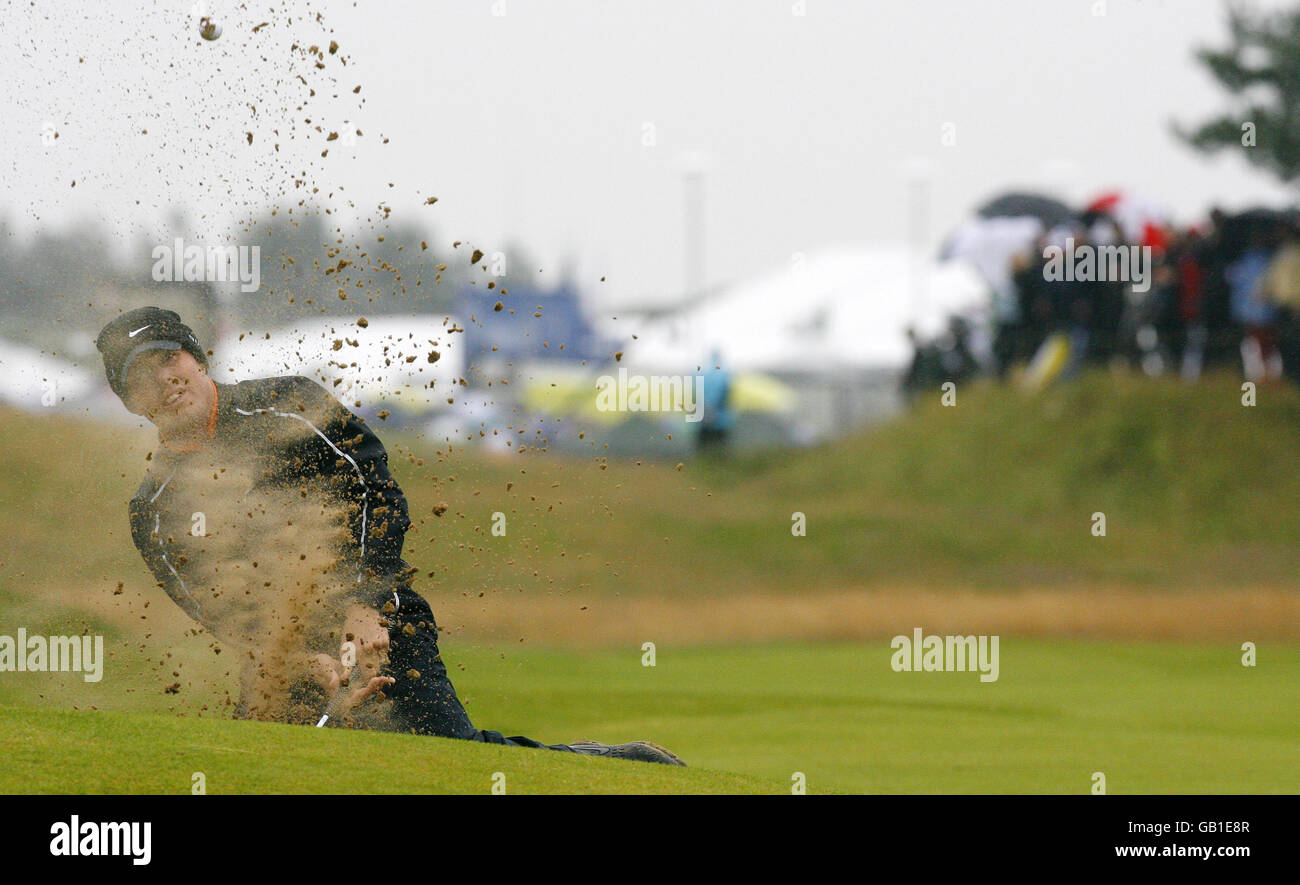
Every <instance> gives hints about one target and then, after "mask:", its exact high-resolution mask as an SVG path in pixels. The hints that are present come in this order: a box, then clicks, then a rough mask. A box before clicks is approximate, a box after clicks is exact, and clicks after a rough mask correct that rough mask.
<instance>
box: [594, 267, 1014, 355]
mask: <svg viewBox="0 0 1300 885" xmlns="http://www.w3.org/2000/svg"><path fill="white" fill-rule="evenodd" d="M987 306H988V285H987V284H986V283H985V282H984V280H983V279H981V277H980V275H979V273H978V272H977V271H976V270H975V269H974V268H972V267H971V266H970V265H968V264H967V263H965V262H958V261H951V262H946V263H944V264H939V263H937V262H935V261H933V260H932V259H930V258H928V257H921V256H919V255H917V254H916V253H914V252H912V251H910V250H908V249H905V248H876V249H860V250H839V251H828V252H822V253H817V254H813V255H809V256H807V257H806V258H804V259H802V260H800V261H794V262H791V264H790V266H789V267H787V268H785V269H784V270H782V271H779V272H777V273H773V274H770V275H768V276H765V277H761V278H759V279H756V280H753V281H750V282H746V283H742V284H740V285H737V286H735V287H734V288H732V289H730V290H728V291H727V292H725V293H724V294H722V295H720V296H719V297H717V298H715V299H713V300H711V301H709V302H707V303H705V304H702V305H699V306H697V307H693V308H689V309H687V310H685V311H682V312H679V313H677V314H674V315H672V316H669V317H663V318H657V319H654V320H649V321H647V322H646V323H644V324H643V325H641V326H640V327H639V328H635V329H633V330H632V331H633V332H635V334H636V335H637V338H636V339H635V340H631V341H629V343H628V344H627V347H626V353H625V356H624V358H623V363H624V364H625V365H628V366H629V367H632V368H634V369H639V370H652V371H677V372H693V371H695V370H696V367H697V366H700V365H703V364H704V363H705V362H706V361H707V360H708V359H709V356H710V354H711V353H712V352H713V351H714V350H715V349H716V350H717V351H718V352H719V353H720V354H721V356H722V358H723V360H724V361H725V362H726V365H727V366H728V368H731V369H735V370H738V371H747V370H753V371H765V372H772V371H782V370H813V371H816V370H829V371H833V370H835V369H890V368H900V367H902V366H904V365H906V363H907V361H908V360H909V359H910V358H911V357H912V347H911V345H910V344H909V342H908V340H907V329H908V328H909V327H912V328H915V329H916V330H917V332H918V333H919V334H920V335H921V336H922V337H923V338H925V337H930V336H933V335H935V334H938V333H939V332H940V331H942V330H943V329H944V328H945V326H946V321H947V318H948V316H949V315H950V314H953V313H960V314H963V315H967V316H969V315H972V314H975V313H978V312H979V311H980V310H983V309H986V308H987ZM620 331H622V332H624V333H627V331H628V330H627V329H626V328H624V329H621V330H620Z"/></svg>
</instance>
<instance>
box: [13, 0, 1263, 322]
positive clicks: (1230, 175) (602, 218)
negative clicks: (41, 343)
mask: <svg viewBox="0 0 1300 885" xmlns="http://www.w3.org/2000/svg"><path fill="white" fill-rule="evenodd" d="M1278 5H1282V4H1279V3H1266V4H1264V6H1265V7H1266V8H1269V7H1274V6H1278ZM241 6H243V7H246V8H241ZM0 8H2V9H3V27H2V28H0V82H3V83H4V84H5V88H6V93H7V96H6V107H5V130H6V135H5V137H4V139H3V140H0V214H2V215H5V216H7V219H8V222H9V223H10V225H12V226H13V227H14V228H16V230H17V231H18V233H19V235H23V236H30V235H31V234H32V233H35V232H38V231H40V230H42V229H59V228H62V227H65V226H68V225H72V224H74V223H83V222H84V221H86V220H92V221H98V222H99V223H100V224H102V225H103V226H104V227H105V229H106V230H107V231H108V233H109V236H110V237H111V238H114V239H115V240H125V239H128V238H131V237H144V238H153V239H155V240H156V239H159V238H161V237H163V236H165V235H167V234H168V233H170V231H169V229H168V228H166V227H165V225H164V224H163V219H164V218H165V215H166V211H167V208H168V207H169V206H173V205H179V206H182V207H184V208H185V210H186V211H187V212H188V214H189V216H190V217H191V219H192V221H193V225H192V233H193V235H195V236H201V237H204V238H206V239H208V240H209V241H210V242H216V241H229V242H238V235H239V234H238V231H239V225H240V224H241V223H242V222H244V221H246V220H247V219H248V218H249V217H250V216H252V215H253V214H255V213H256V212H257V211H258V210H259V209H261V208H264V207H266V206H269V205H271V204H273V203H275V202H278V201H280V200H281V199H283V198H285V197H286V196H287V195H291V196H292V198H293V201H294V202H295V203H296V202H297V200H299V199H309V200H314V201H315V203H314V205H316V206H319V207H320V208H322V209H324V208H329V209H330V210H331V213H332V215H331V218H332V219H359V220H361V223H362V224H363V225H364V224H365V219H367V218H372V219H373V218H375V217H378V216H377V213H379V212H381V211H382V210H380V209H379V207H380V206H381V204H382V205H383V206H386V207H388V208H389V209H391V211H392V217H393V219H394V220H409V221H412V222H415V223H419V224H428V225H431V226H432V229H433V231H434V233H435V234H436V236H437V238H438V239H439V240H440V241H446V242H448V243H449V242H450V241H451V240H453V239H459V240H465V241H467V242H469V243H472V244H474V245H477V246H479V247H480V248H483V249H484V250H485V251H487V252H489V253H490V252H492V251H494V250H496V249H501V248H504V247H505V246H506V245H507V244H508V243H520V244H523V245H524V246H526V247H527V248H528V249H529V250H530V251H531V252H532V253H533V256H534V257H535V259H536V262H537V263H538V264H540V265H541V266H542V268H543V269H544V270H545V271H546V272H556V273H558V271H559V269H560V267H561V266H562V264H563V259H564V258H565V257H566V256H570V257H571V258H572V259H573V262H574V267H575V270H576V273H577V278H578V281H579V282H580V283H581V284H582V285H583V286H584V288H587V289H588V290H590V291H591V292H592V294H593V295H594V296H595V297H596V298H597V299H598V303H600V304H603V305H606V306H609V307H611V308H613V307H616V306H619V305H628V304H635V303H644V302H651V301H663V300H670V299H675V298H678V297H680V295H681V293H682V291H683V287H684V282H683V280H684V267H683V264H684V262H683V240H684V223H683V218H684V210H683V178H682V170H683V159H682V158H683V155H684V154H687V153H703V154H704V156H705V158H706V165H705V169H706V171H705V173H704V175H705V177H704V181H705V193H706V205H705V213H704V220H705V233H704V238H703V239H704V242H705V244H706V253H707V258H706V278H707V281H708V284H709V285H711V286H717V285H724V284H727V283H730V282H735V281H737V280H740V279H744V278H745V277H747V276H750V275H752V274H754V273H756V272H762V271H765V270H775V269H779V268H781V267H783V266H785V264H786V263H787V262H788V261H789V260H790V256H791V254H792V253H796V252H813V251H816V250H817V249H818V248H821V247H827V246H832V245H845V244H848V245H854V244H860V245H868V244H884V243H902V242H905V241H906V240H907V237H908V211H909V210H908V206H909V202H908V200H909V186H908V181H909V176H912V177H914V176H916V175H918V174H919V175H922V176H924V177H925V178H926V179H927V180H928V181H929V182H930V185H929V199H928V209H927V218H928V222H927V224H926V236H927V238H928V241H929V243H930V245H931V247H933V246H935V245H936V244H937V243H938V241H939V239H940V238H941V237H942V235H943V234H944V233H945V232H946V231H947V230H949V229H951V228H952V227H953V226H954V225H955V224H956V223H958V222H959V221H960V220H961V219H962V218H963V217H965V216H966V215H967V214H968V213H969V212H970V211H971V210H972V209H973V208H974V206H975V205H976V204H978V203H979V202H981V201H982V200H984V199H985V198H987V197H988V196H990V195H993V194H996V193H997V192H999V191H1002V190H1005V189H1008V188H1013V187H1015V188H1042V189H1048V190H1051V191H1054V192H1056V193H1058V194H1059V195H1061V196H1063V197H1065V198H1067V199H1073V200H1083V199H1085V198H1087V197H1089V196H1090V195H1093V194H1095V193H1096V192H1098V191H1100V190H1103V189H1108V188H1112V187H1121V188H1130V189H1137V190H1140V191H1143V192H1145V193H1148V194H1149V195H1151V196H1153V197H1155V198H1156V199H1158V200H1160V201H1163V202H1164V203H1166V204H1167V205H1168V206H1169V207H1170V209H1171V210H1172V211H1173V212H1174V213H1175V216H1176V218H1177V219H1179V220H1180V221H1192V220H1195V219H1196V218H1198V217H1199V216H1200V215H1201V214H1202V213H1203V212H1204V211H1205V210H1206V208H1207V207H1208V206H1210V205H1211V204H1214V203H1218V204H1221V205H1224V206H1227V207H1229V208H1231V207H1236V206H1244V205H1247V204H1251V203H1254V202H1267V203H1274V204H1275V203H1278V202H1279V201H1281V200H1283V199H1284V198H1285V192H1284V190H1283V189H1282V188H1281V187H1280V186H1279V185H1278V184H1276V183H1275V182H1274V181H1273V180H1271V179H1270V178H1268V177H1267V176H1265V175H1263V174H1262V173H1259V172H1256V171H1253V170H1252V169H1251V168H1250V167H1248V166H1247V165H1246V163H1245V162H1243V161H1242V160H1241V158H1240V157H1236V156H1219V157H1215V158H1207V157H1204V156H1201V155H1198V154H1195V153H1193V152H1191V151H1190V150H1188V149H1187V148H1185V147H1183V146H1181V145H1180V144H1179V143H1178V142H1177V141H1176V140H1175V139H1174V137H1173V136H1172V135H1171V134H1170V132H1169V121H1170V119H1171V118H1178V119H1180V120H1182V121H1184V122H1195V121H1199V120H1200V119H1202V118H1203V117H1205V116H1207V115H1208V114H1210V113H1213V112H1215V111H1216V110H1220V109H1223V108H1225V107H1226V98H1225V97H1224V95H1223V93H1221V92H1220V91H1219V90H1218V88H1217V87H1216V86H1215V85H1214V84H1213V82H1212V81H1211V80H1210V79H1209V78H1208V76H1207V75H1206V74H1205V73H1204V72H1203V71H1202V70H1201V69H1200V68H1199V66H1197V65H1196V63H1195V62H1194V60H1193V58H1192V52H1193V49H1194V48H1195V47H1196V46H1198V45H1203V44H1207V43H1209V44H1214V45H1219V44H1222V43H1224V41H1225V39H1226V28H1225V24H1224V22H1225V16H1224V6H1223V3H1222V2H1220V0H1164V2H1162V0H1141V2H1138V0H1104V2H1102V0H906V2H901V0H900V2H893V0H890V2H883V0H805V2H803V3H796V2H794V0H497V2H495V3H494V2H491V0H454V2H453V0H440V2H430V0H421V2H359V3H352V2H340V3H333V2H331V3H314V4H306V3H301V2H288V3H276V4H275V5H269V4H263V3H258V2H254V0H248V2H246V3H244V4H236V3H231V2H211V0H209V2H207V11H209V12H211V13H212V14H213V15H214V16H215V17H216V18H217V19H218V20H219V21H220V22H221V23H222V26H223V29H224V33H223V35H222V36H221V38H220V39H218V40H217V41H215V42H211V43H206V42H202V41H200V40H198V39H197V18H198V16H197V15H196V14H195V12H194V6H193V5H192V4H190V3H185V2H174V3H163V2H129V0H112V2H104V3H85V2H72V0H61V2H48V0H36V2H35V3H34V4H33V3H31V2H30V0H0ZM1100 8H1104V14H1102V15H1097V14H1095V13H1096V12H1097V11H1099V9H1100ZM503 11H504V14H498V13H501V12H503ZM801 11H802V12H803V13H804V14H802V15H800V14H798V13H799V12H801ZM316 13H319V14H320V18H319V21H318V20H317V19H316ZM262 22H267V23H268V24H267V25H266V26H265V27H263V28H261V29H260V30H259V31H258V32H257V33H253V31H252V28H253V27H254V26H256V25H258V24H260V23H262ZM330 39H334V40H337V41H338V43H339V50H338V53H337V54H336V55H331V54H329V52H328V50H327V48H326V47H327V45H328V42H329V40H330ZM295 42H296V43H298V44H299V46H307V45H312V44H315V45H319V46H320V47H321V50H322V55H323V58H322V59H321V60H320V63H321V64H323V65H324V67H323V68H318V67H316V64H317V61H316V60H315V59H308V58H307V57H306V55H305V53H303V52H301V51H296V52H295V51H294V50H292V49H291V48H290V47H291V46H292V45H293V44H294V43H295ZM344 60H346V65H344V64H343V61H344ZM298 75H301V78H302V79H301V80H300V79H298ZM356 86H361V91H360V92H359V93H354V92H352V89H353V88H354V87H356ZM309 89H315V90H316V91H317V95H316V96H315V97H311V96H309V95H308V94H307V90H309ZM304 100H305V101H306V104H303V102H304ZM300 105H302V107H303V110H301V111H299V110H298V109H297V108H298V107H299V106H300ZM306 119H310V120H311V121H312V122H311V123H305V122H304V120H306ZM345 121H346V122H345ZM949 124H950V126H949V128H948V129H947V130H945V126H948V125H949ZM47 125H52V126H53V127H54V129H56V130H57V131H58V133H59V138H58V139H56V140H55V141H54V143H53V145H45V144H42V140H41V133H42V128H43V127H46V126H47ZM318 125H319V126H322V130H321V131H320V132H317V131H315V128H314V127H315V126H318ZM357 128H359V129H361V130H362V135H361V136H360V137H359V138H357V139H356V142H355V144H351V143H349V142H350V139H346V140H345V139H343V138H341V139H339V140H336V141H334V142H326V141H325V139H326V137H327V135H328V132H330V131H339V132H342V133H347V132H350V131H355V129H357ZM276 130H279V132H278V133H277V132H276ZM945 131H946V132H947V133H948V134H949V135H950V140H955V144H951V145H945V144H944V143H943V136H944V134H945ZM250 132H251V133H252V134H253V136H254V138H253V142H252V143H251V144H250V143H249V141H248V134H247V133H250ZM383 138H387V139H388V143H387V144H383V143H382V139H383ZM276 144H278V145H279V149H278V150H276V149H275V147H274V146H275V145H276ZM326 150H327V151H328V155H327V156H324V157H322V156H321V152H322V151H326ZM295 178H297V179H299V180H301V181H303V185H302V186H300V187H295V186H294V179H295ZM73 182H75V186H74V185H73ZM390 183H391V184H392V185H393V186H392V187H390V186H389V184H390ZM311 188H319V192H318V193H317V194H315V195H314V197H313V196H311V195H310V193H309V191H310V190H311ZM429 196H437V197H438V202H437V203H436V204H435V205H430V206H426V205H424V201H425V198H427V197H429ZM297 211H299V212H301V211H304V210H301V209H300V210H297ZM88 229H89V228H88ZM601 276H605V277H607V281H606V282H605V283H600V282H598V281H599V278H600V277H601Z"/></svg>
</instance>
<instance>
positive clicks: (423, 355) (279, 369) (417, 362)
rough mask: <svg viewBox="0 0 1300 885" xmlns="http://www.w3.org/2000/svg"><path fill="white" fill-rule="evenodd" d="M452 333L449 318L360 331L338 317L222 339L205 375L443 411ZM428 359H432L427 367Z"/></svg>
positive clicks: (453, 379) (460, 354) (457, 368)
mask: <svg viewBox="0 0 1300 885" xmlns="http://www.w3.org/2000/svg"><path fill="white" fill-rule="evenodd" d="M459 328H460V327H459V326H458V325H457V324H456V322H455V321H454V320H453V319H451V318H450V317H448V318H443V317H437V318H434V317H426V316H419V315H416V316H378V317H374V318H372V319H370V320H369V321H368V324H367V325H366V326H365V327H361V326H358V325H357V324H356V322H355V321H353V320H348V319H341V318H339V319H320V320H314V321H302V322H297V323H294V324H293V325H292V326H289V327H285V328H282V329H278V330H276V331H273V332H270V333H262V334H244V335H243V336H242V337H241V336H239V335H232V336H229V337H227V338H226V339H225V340H223V341H222V342H221V343H220V344H219V345H218V347H216V348H214V354H215V355H214V358H213V366H212V376H213V377H214V378H215V379H216V380H218V381H221V382H223V383H234V382H236V381H243V380H245V379H248V378H261V377H269V376H275V375H306V376H307V377H309V378H311V379H313V380H315V381H319V382H321V383H323V384H324V385H325V386H326V387H327V388H329V389H330V390H331V391H333V392H334V394H335V395H336V396H337V397H338V398H339V399H340V400H342V401H344V402H345V403H347V404H348V405H351V404H352V403H353V402H356V401H360V402H361V403H362V404H363V405H378V404H380V403H395V404H398V405H402V406H406V407H408V408H410V409H412V410H413V411H427V410H433V409H436V408H439V407H441V406H445V405H446V403H447V398H448V397H449V396H451V395H452V394H451V393H450V392H449V391H451V390H452V386H453V385H457V384H458V381H459V379H460V378H461V377H462V374H463V371H464V367H465V349H464V342H463V341H462V337H463V336H462V335H461V333H459V332H453V331H452V330H453V329H459ZM354 342H355V343H354ZM430 354H437V357H436V359H435V361H434V362H432V363H431V362H429V356H430ZM336 379H337V380H338V381H339V383H338V385H335V384H334V383H333V382H334V381H335V380H336ZM431 382H432V386H430V384H431Z"/></svg>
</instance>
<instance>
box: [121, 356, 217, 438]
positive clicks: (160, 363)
mask: <svg viewBox="0 0 1300 885" xmlns="http://www.w3.org/2000/svg"><path fill="white" fill-rule="evenodd" d="M210 393H211V386H210V385H209V383H208V379H207V376H206V375H205V374H204V372H203V367H202V366H200V365H199V363H198V360H196V359H194V357H192V356H190V355H189V354H188V353H186V352H185V351H183V350H150V351H146V352H145V353H142V354H140V355H139V356H138V357H136V358H135V360H134V361H132V363H131V371H130V373H128V375H127V377H126V396H125V397H123V399H122V401H123V402H124V403H125V404H126V407H127V408H128V409H130V410H131V411H132V412H135V413H136V414H137V415H144V416H145V417H146V418H148V419H149V420H150V421H152V422H153V423H154V424H157V425H159V426H166V427H181V426H184V425H186V424H189V423H191V422H200V423H201V422H205V421H207V419H208V409H209V407H210V406H209V394H210Z"/></svg>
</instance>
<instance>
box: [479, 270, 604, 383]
mask: <svg viewBox="0 0 1300 885" xmlns="http://www.w3.org/2000/svg"><path fill="white" fill-rule="evenodd" d="M506 288H507V290H508V291H509V294H507V295H502V294H500V292H499V291H498V290H496V289H485V288H484V287H482V286H464V287H462V288H461V290H460V291H459V292H458V293H457V296H456V315H457V316H458V317H460V318H461V322H462V323H463V324H464V326H465V357H466V361H467V363H470V364H475V363H480V362H481V361H482V360H483V359H485V358H491V359H494V360H496V359H502V360H506V361H508V362H512V363H519V362H527V361H531V360H556V361H563V362H573V363H576V362H580V361H582V360H586V361H587V364H588V365H600V364H602V363H606V362H608V361H610V359H611V358H612V357H613V355H614V352H615V351H617V350H619V349H620V346H621V345H620V343H619V342H618V341H616V340H614V339H609V338H603V337H601V336H599V335H598V334H597V333H596V331H595V330H594V329H593V328H592V327H591V325H590V324H589V323H588V322H587V320H586V318H585V317H584V316H583V313H582V304H581V300H580V299H579V297H578V293H577V290H576V289H574V288H572V287H571V286H570V285H568V284H561V285H560V286H558V287H557V288H555V289H552V290H549V291H547V290H544V289H540V288H531V287H530V288H523V287H520V286H512V285H507V286H506ZM498 301H499V302H501V304H502V309H501V310H499V311H497V310H493V307H494V306H495V305H496V303H497V302H498ZM539 306H540V309H539ZM539 313H540V314H541V316H536V314H539ZM471 316H472V317H473V318H474V319H473V320H472V321H471V320H470V317H471ZM546 345H549V346H546ZM560 345H564V349H563V350H561V349H560ZM493 347H496V348H497V349H496V350H495V351H494V350H492V348H493Z"/></svg>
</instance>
